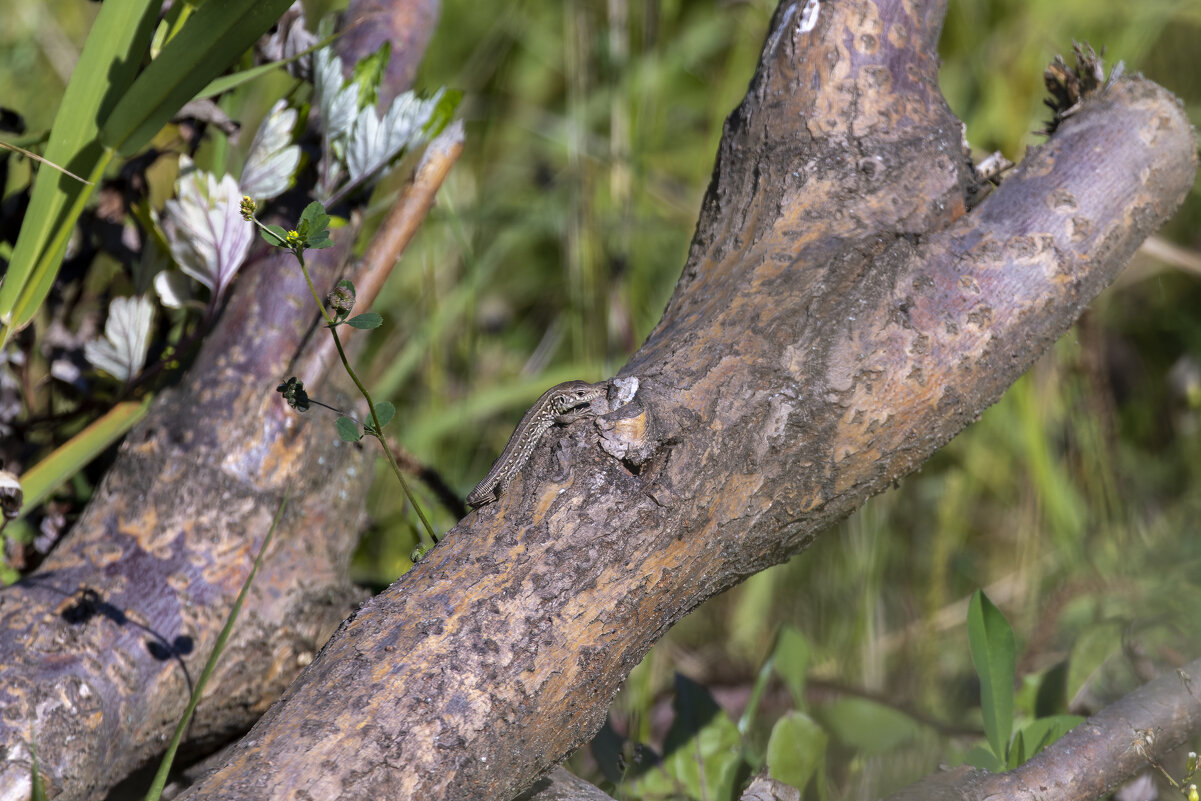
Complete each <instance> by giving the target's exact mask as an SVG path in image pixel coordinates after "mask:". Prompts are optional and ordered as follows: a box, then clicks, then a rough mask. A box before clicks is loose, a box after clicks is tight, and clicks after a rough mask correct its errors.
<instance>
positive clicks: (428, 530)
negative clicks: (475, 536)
mask: <svg viewBox="0 0 1201 801" xmlns="http://www.w3.org/2000/svg"><path fill="white" fill-rule="evenodd" d="M293 252H294V253H296V260H297V261H299V262H300V271H301V272H302V273H304V280H305V283H307V284H308V285H309V292H311V293H312V295H313V300H314V301H316V303H317V308H318V309H320V310H321V316H322V317H323V318H325V324H326V327H328V328H329V333H330V335H331V336H333V338H334V346H335V347H336V348H337V349H338V358H339V359H341V360H342V367H343V368H345V370H346V374H347V375H349V376H350V380H351V381H353V382H354V385H355V386H356V387H358V389H359V392H360V393H362V395H363V397H364V398H365V399H366V400H367V408H368V409H370V410H371V427H372V430H370V431H368V433H370V434H371V435H372V436H374V437H375V438H376V439H377V440H379V444H380V446H381V447H382V448H383V449H384V455H385V456H387V457H388V464H389V465H390V466H391V467H392V472H393V473H394V474H396V480H397V481H399V482H400V488H401V489H402V490H404V494H405V497H406V498H408V499H409V503H410V504H412V505H413V511H415V512H417V517H419V518H420V519H421V525H422V526H424V527H425V531H423V532H422V537H421V539H422V542H423V543H425V544H426V545H435V544H437V542H438V535H436V534H435V533H434V527H433V526H431V525H430V521H429V520H427V519H426V517H425V512H423V511H421V506H420V505H419V504H418V503H417V499H416V498H415V497H413V492H412V490H410V489H409V482H407V481H405V477H404V474H403V473H401V472H400V465H398V464H397V463H396V457H395V456H394V455H393V454H392V449H391V448H389V447H388V443H387V441H386V440H385V439H384V437H383V428H384V427H383V426H382V425H380V421H379V415H378V414H376V412H375V402H374V401H372V400H371V393H370V392H368V391H367V387H365V386H363V382H362V381H360V380H359V376H358V374H357V373H356V372H355V371H354V368H353V367H351V366H350V360H349V359H347V358H346V351H345V350H343V349H342V338H341V337H339V336H338V329H337V326H336V324H335V323H334V320H333V318H332V317H330V316H329V312H327V311H326V310H325V304H324V303H322V302H321V298H320V296H318V295H317V288H316V287H315V286H313V279H312V278H311V277H310V276H309V268H308V265H306V264H305V262H304V256H303V255H302V254H301V253H298V252H296V251H293Z"/></svg>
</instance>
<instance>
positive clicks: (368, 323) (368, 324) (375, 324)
mask: <svg viewBox="0 0 1201 801" xmlns="http://www.w3.org/2000/svg"><path fill="white" fill-rule="evenodd" d="M346 324H347V325H349V326H351V327H353V328H361V329H363V330H364V331H367V330H370V329H372V328H379V327H380V326H381V325H383V324H384V318H383V317H380V316H379V315H378V314H376V313H375V312H366V313H364V314H359V315H356V316H354V317H351V318H350V319H349V320H347V321H346Z"/></svg>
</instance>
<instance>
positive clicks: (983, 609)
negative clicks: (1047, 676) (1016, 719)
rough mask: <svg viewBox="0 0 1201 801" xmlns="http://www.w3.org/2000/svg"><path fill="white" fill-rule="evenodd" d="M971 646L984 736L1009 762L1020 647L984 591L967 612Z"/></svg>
mask: <svg viewBox="0 0 1201 801" xmlns="http://www.w3.org/2000/svg"><path fill="white" fill-rule="evenodd" d="M967 635H968V645H969V646H970V648H971V652H972V664H974V665H975V667H976V674H977V675H978V676H979V677H980V708H981V712H982V713H983V716H984V733H985V734H986V735H987V736H988V742H989V745H990V746H992V749H993V753H994V754H995V755H996V756H997V759H999V760H1000V761H1001V762H1002V763H1004V761H1005V757H1006V748H1007V746H1008V744H1009V737H1010V735H1011V734H1012V733H1013V680H1014V671H1015V665H1016V660H1017V645H1016V643H1015V642H1014V638H1013V629H1011V628H1010V627H1009V622H1008V621H1006V620H1005V616H1004V615H1003V614H1001V610H999V609H997V607H995V606H993V603H992V601H990V600H988V597H987V596H985V595H984V593H983V592H981V591H980V590H977V591H976V593H975V594H974V595H973V596H972V600H971V603H970V604H969V605H968V612H967Z"/></svg>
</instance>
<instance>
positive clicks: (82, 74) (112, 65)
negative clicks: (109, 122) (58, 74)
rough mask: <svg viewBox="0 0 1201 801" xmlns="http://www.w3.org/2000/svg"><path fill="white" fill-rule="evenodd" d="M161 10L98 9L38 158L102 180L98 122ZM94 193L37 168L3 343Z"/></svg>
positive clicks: (147, 5) (4, 304) (0, 301)
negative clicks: (44, 145)
mask: <svg viewBox="0 0 1201 801" xmlns="http://www.w3.org/2000/svg"><path fill="white" fill-rule="evenodd" d="M159 6H160V4H159V3H152V2H150V0H127V1H126V2H120V3H106V4H103V5H101V6H100V11H99V13H98V14H97V15H96V20H95V22H93V23H92V29H91V31H90V32H89V33H88V38H87V41H86V42H85V43H84V47H83V52H82V53H81V54H80V56H79V61H77V62H76V64H75V69H74V70H72V72H71V80H70V82H68V84H67V89H66V91H65V92H64V93H63V97H62V100H61V102H60V103H59V106H58V113H57V114H56V115H55V118H54V126H53V127H52V128H51V131H50V138H49V140H48V142H47V144H46V150H45V152H44V153H43V154H42V156H43V157H44V158H45V159H46V160H48V161H52V162H54V163H55V164H58V165H60V166H62V167H63V168H64V169H68V170H71V171H72V172H74V173H76V174H78V175H81V176H84V177H85V178H87V179H88V180H89V181H92V182H95V181H97V180H98V179H99V178H100V177H101V176H102V175H103V173H104V169H105V167H106V166H107V165H108V163H109V161H110V160H111V158H112V154H111V153H108V152H105V150H104V148H102V147H101V145H100V142H99V126H98V123H97V121H98V120H104V119H106V118H107V117H108V116H109V113H110V112H111V110H112V109H113V107H114V106H116V105H117V104H118V103H119V102H120V99H121V98H122V96H123V95H124V94H125V92H126V91H127V90H128V89H129V85H130V82H131V81H133V80H134V76H135V75H137V71H138V68H139V66H140V64H141V61H142V54H143V53H144V52H145V50H146V46H147V44H148V43H149V42H150V37H151V35H152V34H153V32H154V25H155V23H156V21H157V19H158V9H159ZM93 188H94V187H93V186H88V185H86V184H81V183H79V182H78V181H76V180H74V179H71V178H67V177H66V176H64V175H62V174H61V173H58V172H56V171H54V170H48V169H39V170H38V174H37V177H36V178H35V179H34V182H33V192H32V195H31V197H30V200H29V208H28V210H27V211H26V213H25V218H24V221H23V222H22V224H21V233H20V235H19V236H18V237H17V243H16V245H15V246H14V249H13V253H12V258H11V259H10V260H9V262H10V263H9V268H8V273H7V274H6V275H5V278H4V283H3V284H2V285H0V321H3V322H4V324H5V328H4V334H3V338H4V339H7V338H8V336H9V335H10V334H11V333H12V331H13V330H15V329H16V328H19V327H21V326H23V325H24V324H25V323H27V322H29V320H31V319H32V318H33V315H34V313H35V312H36V311H37V309H38V307H39V306H41V304H42V300H43V299H45V297H46V293H47V292H49V291H50V285H51V284H52V283H53V282H54V277H55V275H57V274H58V267H59V264H60V263H61V261H62V255H63V252H64V251H65V249H66V246H67V240H68V239H69V238H70V236H71V232H72V230H73V229H74V227H75V221H76V219H77V218H78V217H79V213H80V212H81V211H82V210H83V207H84V205H85V204H86V203H87V200H88V198H90V197H91V194H92V190H93ZM0 346H2V343H0Z"/></svg>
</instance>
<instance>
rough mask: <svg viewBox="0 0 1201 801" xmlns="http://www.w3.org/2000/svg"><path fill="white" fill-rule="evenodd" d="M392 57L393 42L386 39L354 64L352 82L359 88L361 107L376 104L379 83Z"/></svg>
mask: <svg viewBox="0 0 1201 801" xmlns="http://www.w3.org/2000/svg"><path fill="white" fill-rule="evenodd" d="M391 57H392V43H391V42H389V41H388V40H386V39H385V40H384V43H383V44H382V45H380V48H379V50H376V51H375V52H374V53H372V54H371V55H369V56H366V57H365V58H362V59H360V60H359V62H358V63H357V64H355V65H354V71H353V74H352V75H351V78H350V82H351V83H353V84H354V85H355V86H357V87H358V89H359V108H360V109H363V108H366V107H367V106H374V105H375V102H376V100H377V99H378V98H379V84H380V81H381V80H382V79H383V77H384V71H385V70H387V69H388V59H390V58H391Z"/></svg>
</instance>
